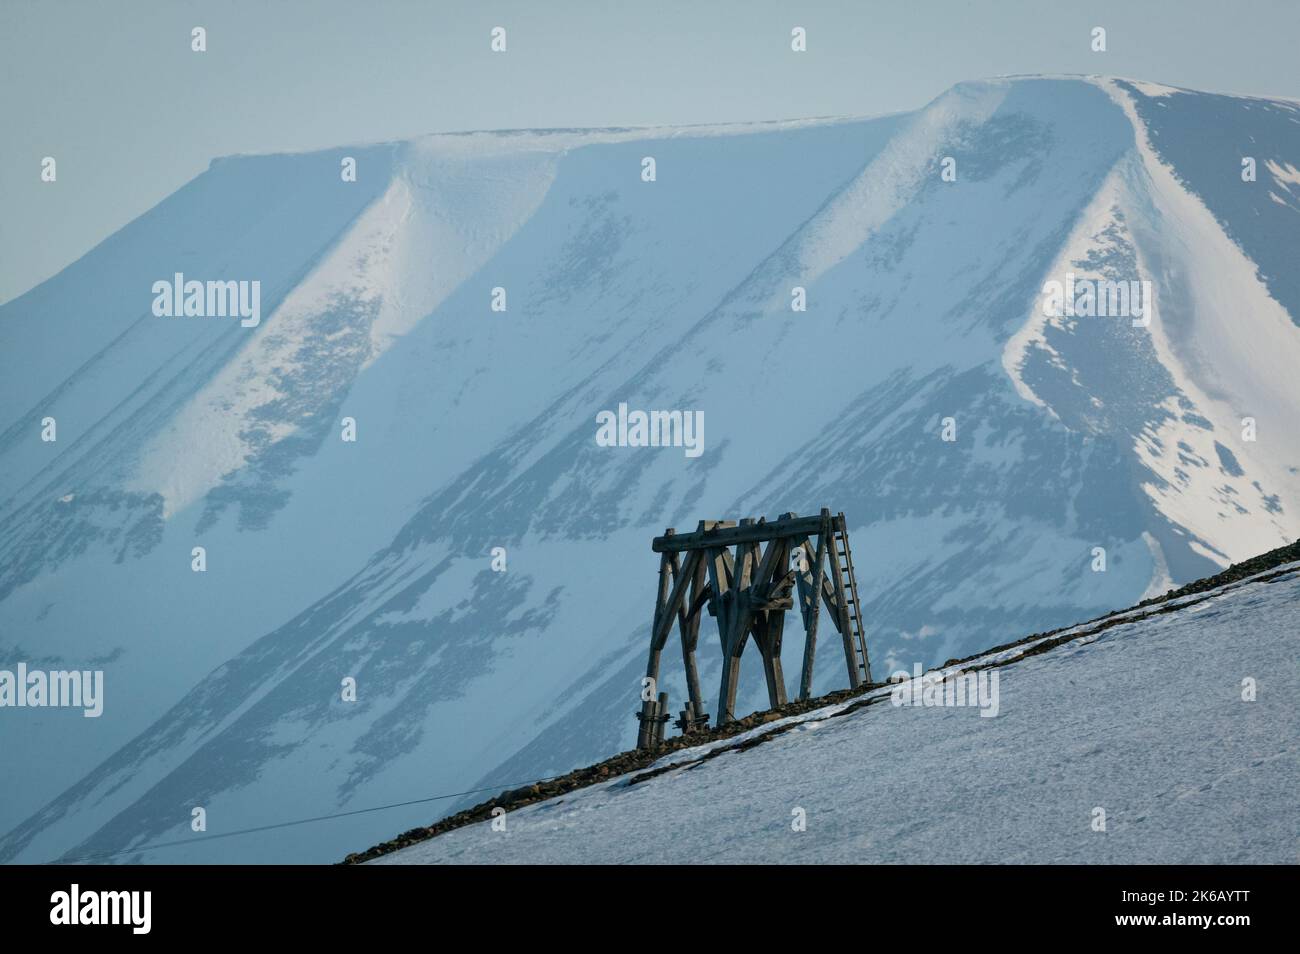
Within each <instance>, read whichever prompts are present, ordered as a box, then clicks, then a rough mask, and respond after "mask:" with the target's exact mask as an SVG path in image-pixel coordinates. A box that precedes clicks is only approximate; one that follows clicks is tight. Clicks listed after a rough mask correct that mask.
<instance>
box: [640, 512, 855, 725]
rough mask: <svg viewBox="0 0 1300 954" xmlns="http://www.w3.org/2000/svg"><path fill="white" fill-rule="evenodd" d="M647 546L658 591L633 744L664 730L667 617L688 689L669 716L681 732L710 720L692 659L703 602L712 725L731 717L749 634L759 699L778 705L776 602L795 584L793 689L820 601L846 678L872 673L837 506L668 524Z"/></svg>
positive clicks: (779, 620)
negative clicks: (714, 629) (712, 683)
mask: <svg viewBox="0 0 1300 954" xmlns="http://www.w3.org/2000/svg"><path fill="white" fill-rule="evenodd" d="M814 541H815V542H814ZM652 546H653V549H654V552H656V553H658V554H661V556H660V560H659V592H658V597H657V599H656V600H655V614H654V625H653V628H652V629H651V634H650V660H649V662H648V663H647V664H646V677H647V681H646V686H647V687H648V689H649V693H648V697H647V698H645V700H644V701H643V702H642V705H641V709H640V710H639V711H638V712H637V714H636V715H637V719H638V720H640V723H641V727H640V731H639V733H638V735H637V747H638V748H654V747H655V746H656V745H658V744H659V743H661V742H662V741H663V738H664V728H665V725H666V723H667V722H668V695H667V693H658V695H657V697H656V695H655V693H656V692H657V689H658V684H659V661H660V656H661V654H662V653H663V649H664V646H665V644H666V643H667V641H668V636H669V634H670V633H671V632H672V630H673V625H674V623H675V624H677V626H678V628H679V629H680V631H681V637H682V660H683V662H684V663H685V666H686V691H687V696H688V698H687V701H686V708H685V709H683V710H682V713H681V717H680V719H678V721H677V722H676V725H677V726H678V727H679V728H681V730H682V732H683V733H686V734H689V733H692V732H695V731H697V730H699V729H701V728H703V727H705V726H707V725H708V723H709V714H708V712H706V711H705V707H704V700H703V697H702V695H701V693H700V675H699V671H698V669H697V666H696V659H695V651H696V646H697V644H698V642H699V635H700V620H701V614H702V613H703V611H704V609H706V608H707V609H708V611H709V615H710V616H713V617H714V618H715V619H717V621H718V632H719V635H720V637H721V641H722V684H721V686H720V687H719V689H718V715H717V724H718V725H723V724H725V723H727V722H730V721H732V720H733V719H734V718H735V716H734V713H733V709H734V708H735V705H736V688H737V680H738V677H739V675H740V654H741V653H742V652H743V651H744V649H745V646H746V644H747V643H748V640H749V638H750V637H751V636H752V637H753V638H754V644H755V645H756V646H757V647H758V651H759V653H760V654H761V655H762V657H763V671H764V674H765V675H766V676H767V694H768V700H769V701H770V702H771V704H772V706H773V707H776V706H781V705H785V703H786V689H785V677H784V676H783V674H782V672H781V639H782V636H783V634H784V629H785V611H786V610H787V609H791V608H793V606H794V603H795V599H796V596H795V594H796V593H797V599H798V603H799V610H800V614H801V615H802V617H803V624H804V633H805V636H804V649H803V670H802V672H801V673H800V676H799V698H800V699H807V698H809V696H811V694H812V672H813V658H814V656H815V654H816V651H817V622H818V618H819V612H820V608H821V605H822V604H823V603H824V604H825V605H826V611H827V612H828V613H829V614H830V618H831V622H832V623H833V624H834V626H835V629H836V631H837V632H838V633H839V634H840V639H841V641H842V643H843V644H844V660H845V664H846V665H847V667H848V671H849V683H850V685H852V686H853V687H854V688H857V687H858V686H860V685H862V684H864V683H869V682H870V681H871V666H870V663H869V662H868V659H867V641H866V636H865V634H864V633H863V631H862V621H861V618H860V615H859V606H860V604H859V602H858V584H857V579H856V578H855V576H854V573H853V556H852V553H851V551H850V550H849V535H848V531H847V530H846V529H845V525H844V514H843V513H839V514H836V515H835V516H832V515H831V512H830V511H829V510H827V509H823V510H822V512H821V514H820V515H818V516H815V517H799V516H796V515H795V514H793V513H786V514H782V515H781V517H780V518H779V519H777V520H775V521H773V522H771V523H768V522H767V521H766V520H765V519H762V518H760V519H758V520H754V519H753V518H746V519H744V520H741V521H740V523H739V525H737V524H736V523H735V522H734V521H730V520H701V521H700V524H699V527H698V528H697V529H696V530H695V532H694V533H685V534H677V533H676V532H675V531H674V530H673V529H672V528H669V529H668V530H667V531H665V533H664V535H663V536H662V537H656V538H655V540H654V543H653V545H652ZM733 548H734V549H733ZM683 555H684V556H683ZM828 556H829V557H830V563H829V573H827V557H828ZM816 594H820V595H821V599H817V598H816Z"/></svg>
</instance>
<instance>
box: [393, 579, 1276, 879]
mask: <svg viewBox="0 0 1300 954" xmlns="http://www.w3.org/2000/svg"><path fill="white" fill-rule="evenodd" d="M1298 617H1300V563H1296V562H1291V563H1289V564H1286V565H1285V566H1282V567H1277V568H1273V569H1271V570H1269V571H1266V572H1263V573H1259V574H1257V575H1254V576H1252V577H1249V578H1247V579H1246V580H1241V581H1237V582H1234V583H1232V584H1230V585H1228V586H1224V587H1219V588H1216V589H1213V590H1211V591H1209V592H1204V593H1196V594H1192V595H1189V596H1184V597H1179V598H1177V599H1174V600H1171V601H1169V602H1167V603H1160V604H1157V605H1156V606H1154V607H1147V608H1145V609H1139V610H1136V611H1131V612H1126V613H1121V614H1117V616H1116V617H1113V618H1110V619H1107V620H1105V621H1099V622H1095V623H1091V624H1087V625H1083V626H1076V627H1072V628H1070V629H1069V630H1067V631H1065V632H1062V633H1059V634H1056V635H1054V636H1052V637H1050V638H1040V639H1031V640H1029V641H1027V642H1024V643H1022V644H1021V645H1018V646H1014V647H1008V648H1006V649H1002V650H1000V651H997V652H992V653H988V654H986V655H982V656H979V657H977V658H974V659H971V660H968V661H965V662H963V663H961V664H960V665H951V666H945V667H942V668H940V669H936V670H932V671H931V672H929V673H926V674H925V676H924V677H923V679H922V680H919V682H923V683H925V686H924V688H922V689H921V696H920V697H919V698H914V697H913V696H912V695H911V693H910V692H909V689H910V688H913V687H914V684H909V685H905V686H893V687H887V688H881V689H875V690H872V691H870V692H868V693H867V694H865V695H864V696H861V697H859V698H857V699H854V700H853V701H851V702H842V703H838V704H835V705H828V706H824V707H822V708H819V709H816V710H814V711H812V712H808V713H805V714H802V715H799V716H794V717H789V718H783V719H779V720H775V721H772V722H768V723H767V724H765V725H762V726H760V727H758V728H755V729H750V730H749V731H746V732H743V733H740V734H738V735H736V736H734V737H732V738H730V739H727V740H725V741H718V742H710V743H708V744H705V745H699V746H693V747H691V748H686V749H681V750H679V751H676V752H673V753H672V754H671V755H667V756H665V757H663V758H660V759H658V760H657V761H655V762H654V763H652V764H650V765H648V766H645V767H644V768H642V769H641V770H639V771H635V772H628V773H624V774H620V775H617V776H616V777H613V778H610V779H609V780H607V781H602V782H599V783H597V784H595V785H592V786H590V787H586V788H580V789H577V790H574V791H569V792H566V793H565V795H564V796H563V797H561V798H552V799H548V800H546V801H539V802H536V803H534V804H530V805H521V806H518V807H512V808H511V809H510V810H509V811H508V812H507V814H506V815H505V816H504V819H505V820H504V828H502V827H500V825H498V826H497V827H493V823H492V820H491V819H485V820H481V821H477V822H475V823H473V824H470V825H466V826H464V827H460V828H456V829H455V830H452V831H449V832H447V833H445V834H442V835H439V836H438V837H436V838H432V839H429V840H427V841H422V842H418V843H416V844H414V845H412V846H410V847H407V848H403V849H401V850H398V851H396V852H393V853H391V854H385V855H381V856H380V857H379V858H377V859H375V862H374V863H377V864H447V863H451V864H519V863H527V864H628V863H636V864H699V863H701V862H722V863H727V864H789V863H797V864H827V863H830V864H881V863H885V864H918V863H922V864H929V863H943V864H1006V863H1010V864H1208V863H1213V864H1254V865H1259V864H1294V863H1295V862H1296V861H1297V860H1300V858H1297V846H1296V820H1297V801H1296V796H1295V790H1296V783H1297V781H1298V780H1300V710H1297V708H1296V706H1295V699H1296V694H1297V692H1300V678H1298V676H1297V673H1296V668H1295V665H1294V660H1295V658H1296V654H1297V652H1300V626H1298V625H1297V623H1298V622H1300V618H1298ZM995 675H996V680H997V681H996V683H994V681H993V680H994V677H995ZM981 678H982V679H983V680H984V683H983V685H984V686H987V691H986V690H985V689H983V688H981V689H980V690H979V691H978V692H977V695H978V696H979V701H980V702H981V703H992V702H993V701H994V700H996V705H992V704H987V705H977V704H975V703H974V702H971V701H970V700H971V698H972V696H970V695H969V694H968V695H966V696H959V695H958V690H957V687H958V686H961V687H962V688H963V689H965V688H967V687H969V686H971V685H973V684H974V683H973V682H972V680H974V681H975V682H978V680H980V679H981ZM995 687H996V692H995V691H994V688H995ZM927 692H928V693H929V694H930V695H929V698H928V700H927V698H926V695H925V694H926V693H927ZM949 695H951V699H952V700H954V701H955V700H961V701H964V702H967V703H968V704H967V705H960V706H952V705H937V704H933V703H936V702H938V701H939V700H940V699H942V698H946V697H948V696H949ZM895 702H897V703H898V704H897V705H896V704H895Z"/></svg>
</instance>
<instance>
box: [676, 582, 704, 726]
mask: <svg viewBox="0 0 1300 954" xmlns="http://www.w3.org/2000/svg"><path fill="white" fill-rule="evenodd" d="M687 562H690V561H689V560H688V561H687ZM705 574H706V571H705V568H704V563H703V561H701V560H696V561H695V572H694V573H693V574H692V578H691V595H690V608H689V609H688V608H686V603H685V602H683V603H682V607H683V608H682V610H681V611H680V612H681V618H680V623H679V625H680V628H681V631H682V662H683V663H684V664H685V666H686V695H687V698H688V699H689V701H688V702H687V707H688V708H689V709H691V710H693V711H692V715H691V719H692V720H694V719H698V718H699V717H700V715H701V714H702V713H703V712H704V694H703V693H702V692H701V691H700V670H699V666H698V665H697V664H696V661H695V648H696V646H697V645H698V644H699V641H700V616H701V614H702V613H703V611H704V607H703V606H702V605H701V604H700V597H701V595H702V594H703V593H704V588H705V587H706V586H707V585H708V584H707V582H706V580H705Z"/></svg>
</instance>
